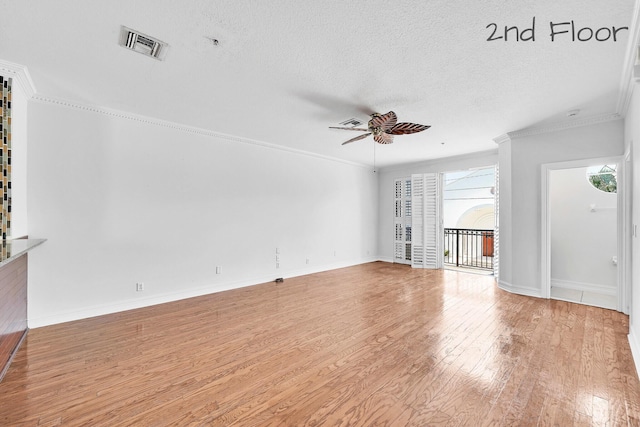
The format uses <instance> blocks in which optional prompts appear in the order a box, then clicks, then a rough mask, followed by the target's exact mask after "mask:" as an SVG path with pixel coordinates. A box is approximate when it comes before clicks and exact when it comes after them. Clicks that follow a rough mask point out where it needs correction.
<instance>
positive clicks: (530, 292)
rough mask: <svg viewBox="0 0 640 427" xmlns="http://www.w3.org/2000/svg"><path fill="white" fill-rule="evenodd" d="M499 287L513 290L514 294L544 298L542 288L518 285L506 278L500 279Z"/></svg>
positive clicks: (509, 290)
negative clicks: (507, 280)
mask: <svg viewBox="0 0 640 427" xmlns="http://www.w3.org/2000/svg"><path fill="white" fill-rule="evenodd" d="M498 287H499V288H500V289H502V290H503V291H507V292H511V293H512V294H518V295H525V296H528V297H536V298H542V291H541V290H540V289H534V288H525V287H522V286H516V285H513V284H511V283H509V282H505V281H504V280H498Z"/></svg>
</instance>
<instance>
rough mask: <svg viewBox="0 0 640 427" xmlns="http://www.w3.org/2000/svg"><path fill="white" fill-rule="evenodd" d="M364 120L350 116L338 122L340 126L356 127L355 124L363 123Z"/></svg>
mask: <svg viewBox="0 0 640 427" xmlns="http://www.w3.org/2000/svg"><path fill="white" fill-rule="evenodd" d="M363 123H364V122H363V121H362V120H359V119H356V118H355V117H354V118H351V119H349V120H345V121H344V122H340V125H341V126H351V127H356V126H360V125H361V124H363Z"/></svg>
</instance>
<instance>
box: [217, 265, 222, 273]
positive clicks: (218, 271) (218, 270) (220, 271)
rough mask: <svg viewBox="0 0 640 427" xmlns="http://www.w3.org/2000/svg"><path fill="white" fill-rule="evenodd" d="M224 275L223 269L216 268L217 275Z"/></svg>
mask: <svg viewBox="0 0 640 427" xmlns="http://www.w3.org/2000/svg"><path fill="white" fill-rule="evenodd" d="M220 273H222V267H219V266H218V267H216V274H220Z"/></svg>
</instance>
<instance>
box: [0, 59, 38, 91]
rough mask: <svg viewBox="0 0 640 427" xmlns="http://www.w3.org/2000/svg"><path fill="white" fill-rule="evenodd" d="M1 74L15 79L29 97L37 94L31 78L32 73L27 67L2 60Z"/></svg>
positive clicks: (0, 61)
mask: <svg viewBox="0 0 640 427" xmlns="http://www.w3.org/2000/svg"><path fill="white" fill-rule="evenodd" d="M0 74H2V75H4V76H6V77H11V78H12V79H14V80H15V81H16V82H17V83H18V86H20V89H22V91H23V92H24V94H25V95H26V96H27V99H31V98H33V97H34V95H35V94H36V87H35V85H34V84H33V80H31V75H30V74H29V70H27V67H25V66H23V65H19V64H14V63H13V62H8V61H3V60H0Z"/></svg>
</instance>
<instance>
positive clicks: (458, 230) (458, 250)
mask: <svg viewBox="0 0 640 427" xmlns="http://www.w3.org/2000/svg"><path fill="white" fill-rule="evenodd" d="M456 267H460V229H459V228H456Z"/></svg>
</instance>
